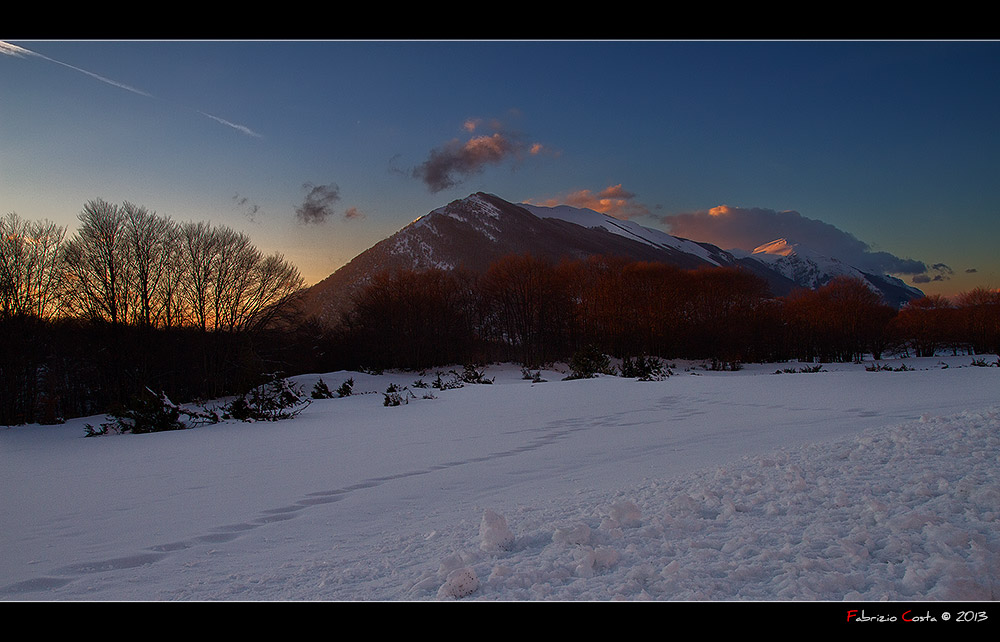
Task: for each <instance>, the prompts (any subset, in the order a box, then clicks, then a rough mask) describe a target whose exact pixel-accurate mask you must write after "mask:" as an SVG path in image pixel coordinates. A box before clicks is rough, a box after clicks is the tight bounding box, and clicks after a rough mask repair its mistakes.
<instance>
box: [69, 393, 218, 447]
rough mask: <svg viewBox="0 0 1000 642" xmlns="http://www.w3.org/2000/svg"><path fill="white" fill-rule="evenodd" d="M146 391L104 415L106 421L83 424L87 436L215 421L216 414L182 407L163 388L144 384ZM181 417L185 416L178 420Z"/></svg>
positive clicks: (187, 425)
mask: <svg viewBox="0 0 1000 642" xmlns="http://www.w3.org/2000/svg"><path fill="white" fill-rule="evenodd" d="M146 393H147V394H141V395H138V396H136V397H135V398H133V399H132V400H131V401H130V402H129V403H128V404H127V405H125V406H124V407H123V408H121V409H119V410H116V411H115V412H112V413H110V414H109V415H108V421H106V422H103V423H102V424H101V425H100V426H99V427H97V428H94V427H93V426H92V425H90V424H86V425H85V426H84V430H85V431H86V435H85V436H87V437H96V436H99V435H106V434H109V433H115V434H125V433H132V434H134V435H141V434H146V433H152V432H165V431H168V430H185V429H187V428H191V427H194V426H196V425H200V424H206V423H217V422H218V421H219V419H220V418H219V415H218V414H216V413H215V412H212V411H202V412H199V411H195V410H186V409H184V408H181V407H180V406H178V405H177V404H175V403H174V402H172V401H171V400H170V399H169V398H168V397H167V395H166V393H164V392H160V393H159V394H157V393H155V392H153V391H152V390H150V389H149V388H146ZM181 417H185V418H186V419H185V420H183V421H182V419H181Z"/></svg>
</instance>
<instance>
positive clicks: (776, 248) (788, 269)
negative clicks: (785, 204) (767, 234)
mask: <svg viewBox="0 0 1000 642" xmlns="http://www.w3.org/2000/svg"><path fill="white" fill-rule="evenodd" d="M733 253H734V255H736V256H741V257H742V258H746V259H747V260H752V261H758V262H760V263H762V264H764V265H767V266H769V267H770V268H771V269H773V270H775V271H776V272H778V273H780V274H782V275H783V276H785V277H787V278H789V279H791V280H792V281H794V282H795V283H796V285H798V286H799V287H804V288H810V289H816V288H819V287H822V286H823V285H826V284H827V283H829V282H830V281H831V280H832V279H834V278H836V277H838V276H847V277H851V278H855V279H859V280H861V281H863V282H864V283H865V284H866V285H867V286H868V287H869V288H871V289H872V291H874V292H876V293H878V294H879V295H881V296H882V298H883V299H884V300H885V301H886V303H888V304H889V305H891V306H893V307H897V308H898V307H901V306H902V305H903V304H905V303H906V302H907V301H909V300H911V299H915V298H920V297H922V296H923V295H924V293H923V292H921V291H920V290H918V289H917V288H915V287H912V286H909V285H906V284H905V283H904V282H903V281H901V280H900V279H897V278H895V277H892V276H889V275H887V274H883V275H878V274H872V273H871V272H865V271H864V270H861V269H859V268H856V267H854V266H851V265H848V264H846V263H844V262H842V261H841V260H839V259H837V258H833V257H828V256H825V255H823V254H820V253H819V252H817V251H815V250H813V249H811V248H808V247H806V246H804V245H801V244H799V243H793V242H790V241H789V240H788V239H776V240H774V241H771V242H770V243H765V244H764V245H761V246H760V247H757V248H756V249H754V250H753V252H751V253H749V254H746V253H740V252H739V251H736V250H734V251H733Z"/></svg>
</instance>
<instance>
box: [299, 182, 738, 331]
mask: <svg viewBox="0 0 1000 642" xmlns="http://www.w3.org/2000/svg"><path fill="white" fill-rule="evenodd" d="M534 209H535V212H538V214H536V213H533V212H532V211H531V210H529V209H528V208H527V207H525V206H520V205H514V204H512V203H508V202H507V201H504V200H503V199H500V198H498V197H496V196H493V195H491V194H484V193H476V194H472V195H471V196H468V197H466V198H464V199H460V200H456V201H453V202H451V203H449V204H448V205H445V206H444V207H441V208H438V209H436V210H433V211H431V212H430V213H428V214H426V215H424V216H421V217H420V218H418V219H417V220H415V221H413V222H412V223H410V224H409V225H407V226H406V227H404V228H403V229H401V230H400V231H399V232H397V233H396V234H393V235H392V236H390V237H389V238H387V239H385V240H383V241H380V242H379V243H376V244H375V245H374V246H372V247H371V248H369V249H368V250H365V251H364V252H362V253H361V254H359V255H358V256H356V257H355V258H354V259H352V260H351V261H350V262H349V263H347V264H346V265H344V266H343V267H341V268H340V269H339V270H337V271H336V272H334V273H333V274H331V275H330V276H329V277H327V278H326V279H324V280H323V281H321V282H319V283H317V284H316V285H315V286H313V287H312V288H311V289H310V292H309V294H308V297H307V310H308V311H309V312H310V313H312V314H315V315H317V316H319V317H320V318H321V319H323V320H326V321H331V322H332V321H336V319H337V318H338V315H339V312H340V311H341V310H343V309H344V308H345V306H346V305H347V303H348V302H349V300H350V297H351V296H352V295H353V294H354V293H355V292H357V291H358V290H359V289H360V288H362V287H363V286H364V285H365V284H366V283H368V281H369V280H370V279H371V277H372V276H373V275H374V274H376V273H378V272H380V271H382V270H386V269H417V270H419V269H427V268H442V269H455V268H465V269H468V270H470V271H473V272H481V271H485V270H486V269H487V268H488V267H489V265H490V264H491V263H492V262H494V261H495V260H497V259H499V258H500V257H502V256H505V255H509V254H525V253H530V254H532V255H534V256H537V257H540V258H544V259H549V260H553V261H558V260H560V259H563V258H568V259H584V258H587V257H589V256H595V255H612V256H621V257H626V258H630V259H633V260H638V261H662V262H666V263H671V264H673V265H677V266H679V267H681V268H685V269H694V268H699V267H710V266H717V265H726V264H732V263H733V262H734V261H735V259H734V257H732V256H731V255H729V254H728V253H725V252H723V251H722V250H720V249H719V248H717V247H714V246H710V245H705V244H700V243H693V242H691V241H684V240H682V239H676V238H674V237H671V236H669V235H667V234H664V233H662V232H657V231H656V230H650V229H648V228H641V226H637V225H634V224H629V223H627V222H625V221H617V220H616V219H612V218H611V217H608V216H605V215H603V214H598V213H597V212H593V211H591V210H575V209H574V208H567V209H565V210H561V209H559V208H555V210H556V211H555V212H553V215H551V216H546V215H545V214H546V213H547V212H546V211H545V210H549V209H552V208H534ZM595 222H599V223H601V224H600V225H596V226H594V225H591V223H595ZM619 224H620V225H619Z"/></svg>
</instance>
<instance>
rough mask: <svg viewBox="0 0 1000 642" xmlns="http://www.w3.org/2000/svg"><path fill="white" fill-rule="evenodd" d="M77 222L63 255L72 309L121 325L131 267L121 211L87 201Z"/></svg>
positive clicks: (125, 308) (107, 204) (123, 217)
mask: <svg viewBox="0 0 1000 642" xmlns="http://www.w3.org/2000/svg"><path fill="white" fill-rule="evenodd" d="M79 219H80V223H81V225H80V228H79V229H78V230H77V232H76V234H75V235H74V236H73V238H72V239H70V240H69V242H68V243H67V244H66V251H65V253H64V256H65V259H66V267H67V273H68V277H69V288H70V298H71V301H72V304H73V307H74V308H75V311H76V312H77V313H79V314H82V315H85V316H90V317H96V318H103V319H106V320H108V321H110V322H111V323H124V322H125V321H126V320H127V318H128V316H127V315H128V311H129V309H128V308H129V298H128V287H129V282H130V280H131V275H130V270H131V268H132V264H131V261H130V260H129V247H128V242H127V235H126V228H125V216H124V214H123V211H122V208H120V207H118V206H117V205H114V204H111V203H106V202H105V201H103V200H100V199H97V200H93V201H89V202H88V203H87V204H86V205H85V206H84V208H83V211H82V212H80V215H79Z"/></svg>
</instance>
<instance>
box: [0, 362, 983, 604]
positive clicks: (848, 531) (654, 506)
mask: <svg viewBox="0 0 1000 642" xmlns="http://www.w3.org/2000/svg"><path fill="white" fill-rule="evenodd" d="M986 359H987V360H988V361H990V362H995V361H996V357H987V358H986ZM971 361H972V357H968V356H959V357H950V356H949V357H940V358H933V359H906V360H903V361H902V362H901V361H894V362H881V363H892V365H893V366H894V367H898V366H899V365H900V364H901V363H905V364H906V365H907V367H908V368H912V369H909V370H906V371H892V372H890V371H879V372H870V371H867V370H866V369H865V367H864V365H854V364H840V365H826V366H824V369H825V370H826V371H824V372H818V373H801V372H799V373H795V374H790V373H784V374H774V373H775V370H778V369H785V368H798V367H804V364H778V365H774V364H772V365H750V366H747V367H746V368H745V369H744V370H742V371H739V372H709V371H706V370H704V369H701V368H696V367H692V366H693V364H690V363H678V364H677V367H676V368H674V376H671V377H670V378H668V379H666V380H664V381H656V382H639V381H635V380H630V379H623V378H619V377H612V376H602V377H600V378H597V379H588V380H576V381H562V380H561V377H562V374H561V373H559V372H556V371H551V370H549V371H543V372H542V376H543V377H545V378H546V379H547V380H548V381H546V382H543V383H532V382H531V381H526V380H524V379H522V377H521V370H520V368H518V367H514V366H499V365H495V366H490V367H489V368H488V369H487V376H489V377H495V378H496V381H495V384H494V385H466V386H465V387H463V388H460V389H454V390H444V391H441V390H433V389H419V388H415V387H413V382H414V381H415V380H416V379H417V378H418V377H420V375H419V374H416V373H391V374H384V375H381V376H371V375H366V374H360V373H330V374H324V375H323V379H324V381H325V382H326V383H327V384H329V386H330V388H331V389H335V388H336V387H337V386H339V385H340V384H341V383H342V382H343V381H344V380H346V379H347V378H348V377H353V378H354V380H355V387H354V390H355V392H365V391H368V392H372V393H374V394H357V395H354V396H350V397H345V398H338V399H326V400H318V401H314V402H313V403H312V404H311V405H310V406H309V407H308V408H307V409H306V410H305V411H304V412H303V413H302V414H301V415H299V416H298V417H297V418H296V419H294V420H289V421H281V422H274V423H267V422H263V423H239V422H226V423H221V424H216V425H210V426H203V427H199V428H194V429H191V430H186V431H179V432H167V433H156V434H149V435H105V436H102V437H96V438H85V437H84V434H85V431H84V425H85V424H86V423H91V424H94V425H96V424H98V423H100V422H101V421H103V420H104V417H103V416H98V417H91V418H86V419H74V420H71V421H68V422H67V423H65V424H63V425H58V426H16V427H9V428H0V479H2V484H3V489H4V491H3V494H2V497H0V524H2V528H0V550H3V555H2V556H0V599H4V600H32V601H34V600H436V599H455V598H461V599H466V600H476V599H479V600H613V599H625V600H645V599H652V600H743V599H749V600H882V599H889V600H904V599H920V600H937V599H940V600H996V599H1000V579H998V578H1000V394H998V393H1000V367H971V366H970V362H971ZM945 365H947V366H948V367H947V368H945V367H944V366H945ZM689 368H691V369H689ZM318 378H319V377H318V376H317V375H313V376H304V377H299V378H297V379H298V381H300V382H301V383H302V384H303V386H304V388H305V389H306V390H307V391H308V390H309V389H311V387H312V384H313V383H314V382H315V381H316V380H317V379H318ZM433 378H434V372H429V373H427V374H425V375H424V376H423V380H424V381H425V382H428V383H429V382H430V381H431V380H432V379H433ZM390 382H395V383H397V384H401V385H408V386H410V389H411V390H413V392H415V393H416V394H417V396H418V397H419V396H420V395H422V394H423V393H425V392H433V393H434V395H435V396H436V398H434V399H422V398H417V399H412V400H411V401H410V403H408V404H406V405H402V406H398V407H386V406H384V405H383V395H382V393H383V392H384V391H385V390H386V388H387V386H388V385H389V383H390Z"/></svg>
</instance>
